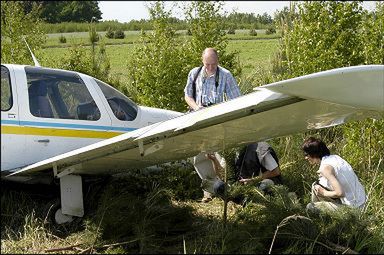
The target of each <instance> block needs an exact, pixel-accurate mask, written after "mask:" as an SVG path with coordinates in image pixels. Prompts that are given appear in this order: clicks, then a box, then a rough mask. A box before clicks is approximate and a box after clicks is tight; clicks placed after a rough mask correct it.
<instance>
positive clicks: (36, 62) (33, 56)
mask: <svg viewBox="0 0 384 255" xmlns="http://www.w3.org/2000/svg"><path fill="white" fill-rule="evenodd" d="M23 39H24V42H25V44H26V45H27V47H28V50H29V52H30V53H31V55H32V59H33V62H34V63H35V66H40V64H39V62H38V61H37V59H36V58H35V55H33V53H32V51H31V48H29V45H28V43H27V40H25V37H24V36H23Z"/></svg>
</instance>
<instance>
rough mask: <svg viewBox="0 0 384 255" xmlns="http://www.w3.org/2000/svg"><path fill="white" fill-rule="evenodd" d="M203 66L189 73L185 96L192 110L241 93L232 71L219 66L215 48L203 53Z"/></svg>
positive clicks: (207, 49)
mask: <svg viewBox="0 0 384 255" xmlns="http://www.w3.org/2000/svg"><path fill="white" fill-rule="evenodd" d="M202 62H203V66H201V67H195V68H193V69H192V70H191V71H190V72H189V74H188V81H187V85H186V86H185V89H184V94H185V96H184V98H185V101H186V102H187V104H188V105H189V107H190V108H191V110H193V111H197V110H199V109H200V108H203V107H208V106H211V105H214V104H217V103H220V102H223V101H224V100H225V97H226V99H228V100H229V99H233V98H235V97H238V96H240V95H241V92H240V89H239V87H238V86H237V82H236V80H235V78H234V77H233V75H232V74H231V72H230V71H228V70H227V69H225V68H223V67H221V66H219V56H218V54H217V51H216V50H215V49H213V48H206V49H205V50H204V51H203V54H202Z"/></svg>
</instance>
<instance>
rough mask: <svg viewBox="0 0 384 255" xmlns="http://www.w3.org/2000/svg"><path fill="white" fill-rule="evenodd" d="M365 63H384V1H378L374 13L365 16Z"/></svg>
mask: <svg viewBox="0 0 384 255" xmlns="http://www.w3.org/2000/svg"><path fill="white" fill-rule="evenodd" d="M360 38H361V40H362V42H361V43H362V44H363V47H364V51H363V52H364V58H365V61H364V64H381V65H382V64H384V3H383V2H380V1H378V2H376V8H375V10H374V11H373V12H372V13H368V14H367V15H365V16H364V19H363V26H362V31H361V36H360Z"/></svg>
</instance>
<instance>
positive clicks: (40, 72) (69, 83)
mask: <svg viewBox="0 0 384 255" xmlns="http://www.w3.org/2000/svg"><path fill="white" fill-rule="evenodd" d="M25 73H26V75H27V82H28V95H29V109H30V111H31V114H32V115H33V116H36V117H41V118H55V119H78V120H89V121H96V120H98V119H100V110H99V108H98V107H97V105H96V103H95V101H94V100H93V98H92V96H91V94H90V93H89V91H88V89H87V87H86V85H85V84H84V82H83V81H82V80H81V78H80V77H79V76H78V75H77V74H75V73H71V72H66V71H60V70H51V69H45V68H37V67H29V66H28V67H25Z"/></svg>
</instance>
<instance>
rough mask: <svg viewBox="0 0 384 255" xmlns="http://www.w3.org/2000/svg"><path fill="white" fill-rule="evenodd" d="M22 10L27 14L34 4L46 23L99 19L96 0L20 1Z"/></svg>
mask: <svg viewBox="0 0 384 255" xmlns="http://www.w3.org/2000/svg"><path fill="white" fill-rule="evenodd" d="M21 3H22V5H23V9H24V12H25V13H26V14H28V13H29V12H30V11H31V10H32V8H33V7H34V6H36V7H37V8H38V10H39V12H38V13H37V15H38V17H39V18H41V19H42V20H44V21H45V22H48V23H61V22H71V21H72V22H90V21H91V20H92V18H93V19H94V20H96V21H98V20H101V15H102V12H101V11H100V8H99V5H98V1H22V2H21Z"/></svg>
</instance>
